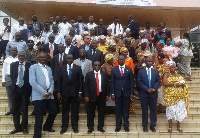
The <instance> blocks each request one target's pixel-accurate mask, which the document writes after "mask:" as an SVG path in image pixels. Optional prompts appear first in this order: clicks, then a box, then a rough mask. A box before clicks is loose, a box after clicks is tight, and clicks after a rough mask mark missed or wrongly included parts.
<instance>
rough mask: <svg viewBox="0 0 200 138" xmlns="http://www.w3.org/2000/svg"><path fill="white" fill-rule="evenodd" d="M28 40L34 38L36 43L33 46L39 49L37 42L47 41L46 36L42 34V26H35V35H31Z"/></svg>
mask: <svg viewBox="0 0 200 138" xmlns="http://www.w3.org/2000/svg"><path fill="white" fill-rule="evenodd" d="M28 40H33V41H34V43H35V45H34V47H33V48H34V49H37V46H36V44H37V43H38V42H43V43H44V42H45V38H44V37H42V36H41V30H40V28H35V30H34V35H33V36H31V37H30V38H29V39H28Z"/></svg>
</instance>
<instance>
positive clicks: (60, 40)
mask: <svg viewBox="0 0 200 138" xmlns="http://www.w3.org/2000/svg"><path fill="white" fill-rule="evenodd" d="M48 37H49V36H48ZM48 42H49V40H48V41H47V43H48ZM54 43H56V44H60V43H61V44H63V45H64V44H65V39H64V35H63V34H62V33H59V32H58V33H57V34H56V35H55V40H54Z"/></svg>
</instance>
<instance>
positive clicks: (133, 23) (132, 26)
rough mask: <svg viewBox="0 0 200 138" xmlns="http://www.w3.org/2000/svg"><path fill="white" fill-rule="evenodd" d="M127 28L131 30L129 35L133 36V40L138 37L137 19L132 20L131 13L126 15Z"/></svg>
mask: <svg viewBox="0 0 200 138" xmlns="http://www.w3.org/2000/svg"><path fill="white" fill-rule="evenodd" d="M128 22H129V25H128V28H129V29H130V32H131V37H133V38H134V39H135V40H137V39H139V24H138V22H137V21H135V20H133V15H132V14H130V15H129V16H128Z"/></svg>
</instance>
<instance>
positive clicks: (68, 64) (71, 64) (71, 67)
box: [67, 63, 73, 74]
mask: <svg viewBox="0 0 200 138" xmlns="http://www.w3.org/2000/svg"><path fill="white" fill-rule="evenodd" d="M72 68H73V63H72V64H71V70H72ZM67 73H68V74H69V64H67Z"/></svg>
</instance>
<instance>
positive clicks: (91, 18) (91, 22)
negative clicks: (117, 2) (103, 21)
mask: <svg viewBox="0 0 200 138" xmlns="http://www.w3.org/2000/svg"><path fill="white" fill-rule="evenodd" d="M87 26H88V32H89V34H90V29H94V28H95V27H96V26H97V25H96V23H94V16H89V23H88V24H87Z"/></svg>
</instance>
